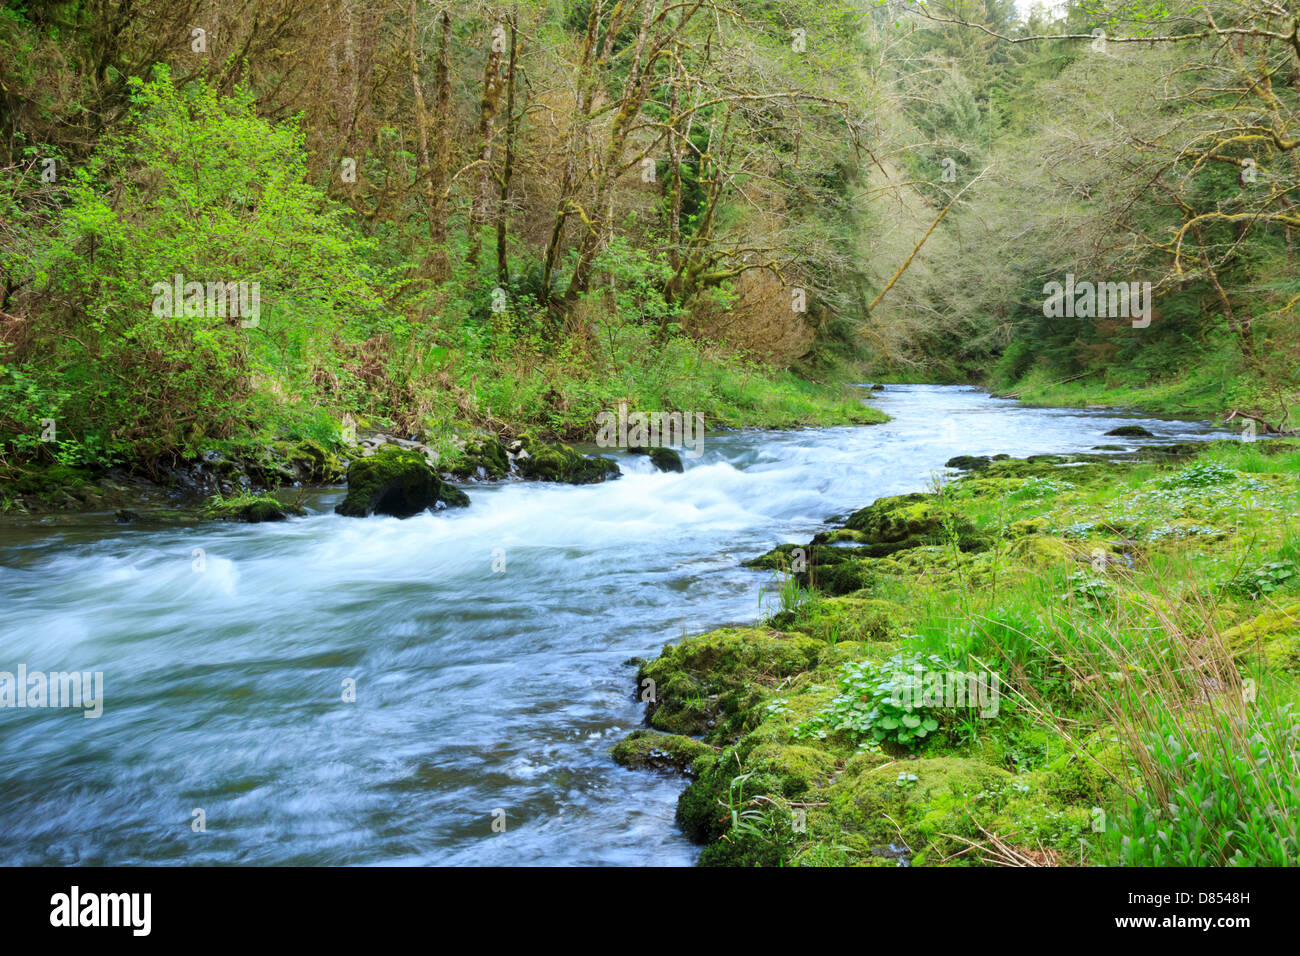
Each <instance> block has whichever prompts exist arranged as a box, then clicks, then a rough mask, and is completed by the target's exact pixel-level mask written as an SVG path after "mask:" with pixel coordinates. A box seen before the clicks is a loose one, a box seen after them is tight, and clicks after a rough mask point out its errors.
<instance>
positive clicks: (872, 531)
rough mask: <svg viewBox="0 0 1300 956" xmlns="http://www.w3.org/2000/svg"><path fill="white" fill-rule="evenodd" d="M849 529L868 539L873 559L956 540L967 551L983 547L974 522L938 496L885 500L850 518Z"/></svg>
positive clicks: (857, 512)
mask: <svg viewBox="0 0 1300 956" xmlns="http://www.w3.org/2000/svg"><path fill="white" fill-rule="evenodd" d="M845 527H846V528H848V529H849V530H852V531H858V532H860V533H861V534H862V535H864V536H865V538H866V540H867V541H868V542H870V549H871V550H870V555H869V556H871V557H881V556H884V555H887V554H892V553H894V552H895V551H902V550H905V549H907V548H916V547H920V546H922V545H927V544H940V543H944V542H947V541H950V540H954V539H955V540H957V541H958V542H960V544H961V546H962V547H963V548H967V547H969V548H974V547H978V546H981V545H982V544H983V542H982V540H981V538H980V536H979V535H978V534H977V533H976V530H975V527H974V525H973V524H972V523H971V521H970V519H969V518H967V517H966V516H965V515H964V514H962V513H961V512H960V511H958V510H957V509H955V508H953V507H951V506H946V505H942V504H940V503H939V502H938V501H937V499H936V497H935V496H934V495H924V494H912V495H897V496H894V497H891V498H881V499H880V500H878V501H876V502H875V503H873V504H871V505H868V506H867V507H865V508H863V509H861V510H859V511H855V512H854V513H853V514H852V515H850V516H849V519H848V521H846V522H845ZM814 540H815V539H814Z"/></svg>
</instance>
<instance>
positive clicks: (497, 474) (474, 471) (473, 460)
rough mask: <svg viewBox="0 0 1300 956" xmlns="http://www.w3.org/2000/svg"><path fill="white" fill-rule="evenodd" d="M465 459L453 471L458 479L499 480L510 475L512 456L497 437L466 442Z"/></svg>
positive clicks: (463, 452)
mask: <svg viewBox="0 0 1300 956" xmlns="http://www.w3.org/2000/svg"><path fill="white" fill-rule="evenodd" d="M462 454H463V456H464V457H463V458H462V459H461V460H460V461H459V462H458V463H457V464H456V466H455V467H454V468H452V469H451V474H453V475H455V476H456V477H457V478H478V479H493V480H499V479H501V478H505V477H506V476H507V475H509V474H510V456H509V455H508V454H507V452H506V446H505V445H503V444H502V443H501V440H500V439H499V438H497V437H495V436H488V437H486V438H483V439H480V440H478V441H471V442H466V444H465V447H464V449H462Z"/></svg>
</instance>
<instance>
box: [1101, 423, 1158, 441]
mask: <svg viewBox="0 0 1300 956" xmlns="http://www.w3.org/2000/svg"><path fill="white" fill-rule="evenodd" d="M1106 437H1107V438H1155V437H1156V436H1155V435H1154V434H1153V433H1152V432H1149V431H1147V430H1146V429H1145V428H1143V427H1142V426H1141V425H1120V426H1119V428H1112V429H1111V430H1110V431H1108V432H1106Z"/></svg>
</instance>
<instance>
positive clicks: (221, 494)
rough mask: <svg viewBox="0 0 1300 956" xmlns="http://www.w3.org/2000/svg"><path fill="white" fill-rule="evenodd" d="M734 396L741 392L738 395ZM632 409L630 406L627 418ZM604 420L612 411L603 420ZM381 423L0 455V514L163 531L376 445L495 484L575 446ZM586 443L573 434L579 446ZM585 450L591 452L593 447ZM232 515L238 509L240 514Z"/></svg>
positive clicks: (788, 380) (839, 399)
mask: <svg viewBox="0 0 1300 956" xmlns="http://www.w3.org/2000/svg"><path fill="white" fill-rule="evenodd" d="M741 392H742V394H743V392H744V389H743V388H742V389H741ZM858 392H859V389H857V388H856V387H854V386H849V385H846V384H845V383H843V382H831V383H828V384H822V383H817V382H812V381H809V380H806V379H798V378H796V377H795V376H793V375H791V374H790V373H785V374H784V376H783V377H782V378H781V387H780V388H779V389H776V390H775V391H774V398H773V399H772V400H769V401H762V400H759V399H758V398H757V397H756V396H752V395H751V396H750V397H749V399H748V404H739V405H738V404H735V403H732V404H725V405H716V406H711V407H709V408H708V409H707V411H704V410H702V411H699V412H695V411H692V412H687V413H684V414H688V415H690V416H692V420H694V416H696V415H700V416H703V419H702V420H703V421H704V423H705V427H706V428H708V429H712V430H714V431H717V430H718V429H732V428H749V429H767V430H771V429H787V428H804V427H826V426H833V425H867V424H878V423H880V422H883V421H886V420H887V418H888V416H886V415H883V414H881V413H880V412H878V411H877V410H875V409H873V408H871V407H870V406H867V405H864V404H863V403H862V402H861V401H860V400H859V398H858V395H857V393H858ZM633 412H635V409H634V410H633ZM611 414H612V413H611ZM386 424H391V423H385V422H383V421H378V422H371V421H368V420H367V421H362V422H356V421H354V420H351V419H349V420H348V421H346V422H338V423H336V427H334V428H333V429H330V430H327V432H326V436H327V437H323V438H320V439H313V438H307V437H302V436H298V437H280V438H276V439H266V440H243V441H238V442H213V443H207V444H200V445H199V446H198V447H197V448H196V449H194V450H193V451H192V452H189V453H185V454H173V455H166V456H153V457H144V458H140V459H138V460H132V461H128V462H124V463H121V464H116V465H112V466H104V465H102V464H101V465H98V466H89V465H86V464H84V463H82V464H71V463H68V462H66V461H64V460H62V458H61V456H60V454H59V452H58V450H57V445H55V444H53V443H52V444H51V446H50V447H51V449H52V450H51V451H50V452H49V454H47V455H45V456H39V457H30V458H27V459H25V460H23V461H21V462H19V461H9V462H6V461H4V460H3V459H2V458H0V517H3V516H26V515H37V516H43V515H60V514H93V513H110V514H111V513H116V514H117V516H118V519H119V520H121V521H123V522H124V523H125V522H129V521H133V520H136V518H138V517H139V516H140V515H141V514H143V515H144V516H145V517H146V518H147V519H148V520H151V521H155V522H162V523H189V522H194V521H202V520H217V519H225V518H229V517H230V516H231V515H232V514H234V515H236V516H238V515H240V514H243V513H245V512H247V510H248V509H249V508H250V507H253V506H255V505H256V504H257V501H258V499H260V500H262V502H263V503H264V505H271V506H272V507H273V506H274V505H273V503H274V502H278V504H279V506H280V508H282V509H289V510H290V512H291V511H292V509H293V508H295V507H297V506H298V505H297V500H298V499H299V498H300V497H301V492H302V491H305V490H308V489H315V488H324V487H328V486H332V485H337V484H339V483H341V482H343V481H345V479H346V476H347V469H348V465H349V463H350V462H351V461H353V460H356V459H357V458H359V457H363V456H365V455H368V454H370V453H372V452H373V451H374V449H375V448H376V447H378V446H383V445H394V446H398V447H403V448H406V449H418V450H420V451H421V452H422V453H424V454H426V456H427V457H428V458H429V460H430V463H431V465H433V466H434V467H435V468H436V469H437V471H438V473H439V476H440V478H441V479H442V480H443V481H446V482H457V481H459V482H473V483H477V482H479V481H498V480H503V479H506V478H512V477H521V476H520V475H517V474H515V473H514V469H513V468H512V467H511V466H510V461H511V460H512V456H508V455H507V452H506V451H505V448H506V447H507V446H508V445H510V444H512V443H515V442H518V441H520V440H521V439H524V440H527V439H529V438H530V437H531V438H532V440H534V442H536V443H538V445H539V446H545V447H547V448H551V449H562V448H565V447H567V446H565V445H564V444H563V440H564V439H566V438H567V439H568V440H570V441H572V440H574V432H573V428H572V426H566V427H565V428H564V429H562V430H561V431H560V432H555V431H550V430H547V429H545V428H536V427H535V423H520V422H517V423H514V424H511V423H509V422H501V423H499V427H498V429H497V430H495V431H487V430H484V429H483V428H482V426H481V425H475V424H472V423H469V422H462V423H460V424H459V425H458V426H457V427H455V428H453V429H451V430H449V431H447V432H446V433H442V432H439V433H436V434H435V433H433V432H421V431H415V432H405V433H401V432H393V430H392V429H390V428H386V427H384V426H386ZM591 429H592V430H591V434H589V435H585V434H584V435H579V436H577V437H579V438H581V439H583V440H585V441H587V442H588V443H590V442H591V441H593V440H594V439H595V438H596V430H597V426H596V424H595V420H593V423H592V425H591ZM592 450H593V451H596V450H598V449H592ZM526 477H529V478H534V479H537V480H560V481H564V480H566V476H565V475H553V474H550V473H540V472H539V473H535V474H529V475H527V476H526ZM241 509H242V510H241Z"/></svg>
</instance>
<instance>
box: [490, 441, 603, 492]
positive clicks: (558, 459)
mask: <svg viewBox="0 0 1300 956" xmlns="http://www.w3.org/2000/svg"><path fill="white" fill-rule="evenodd" d="M519 447H520V452H519V454H518V456H517V457H516V458H515V467H516V468H517V469H518V470H519V474H520V475H521V476H522V477H524V478H532V479H535V480H537V481H557V482H562V483H564V484H570V485H591V484H596V483H597V482H601V481H606V480H608V479H610V478H617V477H618V476H619V474H620V472H619V470H618V465H617V464H616V463H615V462H614V461H613V460H611V459H609V458H602V457H600V456H598V455H583V454H580V453H579V452H576V451H574V450H573V449H572V448H570V447H569V446H568V445H547V444H545V443H543V442H540V441H537V440H535V439H531V438H528V437H527V436H525V437H523V438H520V439H519Z"/></svg>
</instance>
